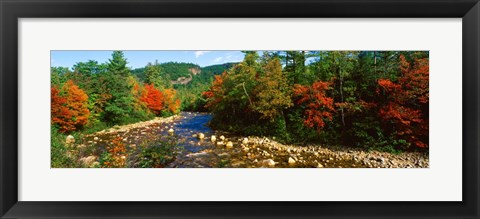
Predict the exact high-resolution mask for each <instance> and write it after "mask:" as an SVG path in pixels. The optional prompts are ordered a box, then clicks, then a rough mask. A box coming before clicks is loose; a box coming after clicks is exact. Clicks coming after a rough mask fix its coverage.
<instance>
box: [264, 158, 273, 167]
mask: <svg viewBox="0 0 480 219" xmlns="http://www.w3.org/2000/svg"><path fill="white" fill-rule="evenodd" d="M263 163H264V164H265V165H268V166H271V167H273V166H275V161H273V160H272V159H267V160H264V161H263Z"/></svg>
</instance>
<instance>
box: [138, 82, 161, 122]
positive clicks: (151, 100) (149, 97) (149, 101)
mask: <svg viewBox="0 0 480 219" xmlns="http://www.w3.org/2000/svg"><path fill="white" fill-rule="evenodd" d="M140 100H141V101H143V102H144V103H145V104H146V105H147V107H148V108H149V109H150V110H151V111H152V112H153V113H155V114H156V115H159V114H160V112H161V111H162V109H163V101H164V97H163V93H162V92H161V91H160V90H158V89H157V88H155V86H154V85H153V84H145V90H144V92H143V93H142V96H141V97H140Z"/></svg>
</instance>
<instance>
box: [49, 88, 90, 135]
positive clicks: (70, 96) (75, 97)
mask: <svg viewBox="0 0 480 219" xmlns="http://www.w3.org/2000/svg"><path fill="white" fill-rule="evenodd" d="M51 107H52V110H51V116H52V119H51V120H52V124H54V125H57V126H58V127H59V130H60V131H61V132H70V131H75V130H76V129H78V128H80V127H82V126H84V125H86V124H87V122H88V117H89V115H90V111H89V110H88V96H87V94H86V93H85V92H84V91H83V90H82V89H80V88H79V87H78V86H77V85H75V84H74V83H73V81H72V80H69V81H67V82H66V83H65V84H64V85H63V86H62V88H61V91H59V90H58V89H57V88H56V87H52V88H51Z"/></svg>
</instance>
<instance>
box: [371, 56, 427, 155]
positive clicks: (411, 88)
mask: <svg viewBox="0 0 480 219" xmlns="http://www.w3.org/2000/svg"><path fill="white" fill-rule="evenodd" d="M400 71H401V76H400V77H399V78H398V81H397V82H392V81H390V80H389V79H380V80H378V85H379V89H378V90H377V92H378V93H381V91H382V90H383V91H384V93H385V94H386V96H387V102H386V103H385V104H384V106H383V107H381V108H380V111H379V115H380V117H381V118H382V119H383V120H384V121H385V122H389V123H391V124H392V125H393V127H394V129H395V131H396V134H397V135H398V136H399V137H402V138H404V139H405V140H407V141H408V142H409V143H411V144H414V145H416V146H417V147H421V148H426V147H428V93H429V89H428V77H429V66H428V59H418V60H415V63H414V65H413V66H410V63H409V62H408V61H407V60H406V59H405V57H404V56H403V55H402V56H400Z"/></svg>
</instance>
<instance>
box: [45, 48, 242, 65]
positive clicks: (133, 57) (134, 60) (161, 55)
mask: <svg viewBox="0 0 480 219" xmlns="http://www.w3.org/2000/svg"><path fill="white" fill-rule="evenodd" d="M111 54H112V51H111V50H109V51H51V57H50V64H51V66H52V67H68V68H72V67H73V65H74V64H76V63H77V62H86V61H88V60H95V61H97V62H98V63H105V62H108V59H110V58H111ZM124 54H125V58H127V62H128V64H127V66H128V67H131V68H140V67H145V65H147V63H148V62H155V60H158V62H160V63H164V62H189V63H194V64H198V65H200V66H201V67H204V66H209V65H215V64H222V63H227V62H240V61H242V60H243V57H244V54H243V53H242V52H240V51H124Z"/></svg>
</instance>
